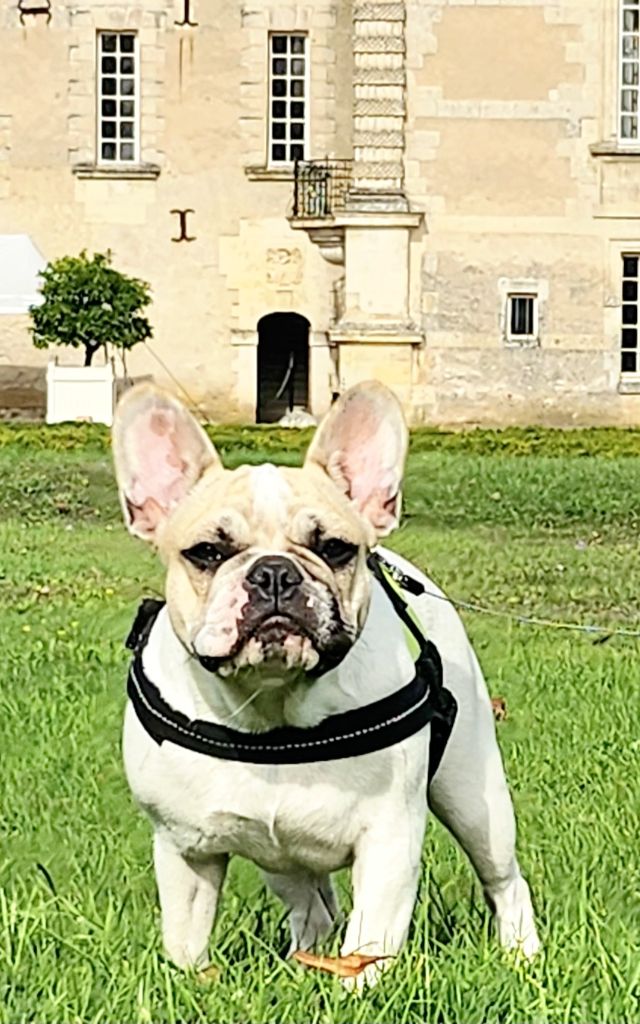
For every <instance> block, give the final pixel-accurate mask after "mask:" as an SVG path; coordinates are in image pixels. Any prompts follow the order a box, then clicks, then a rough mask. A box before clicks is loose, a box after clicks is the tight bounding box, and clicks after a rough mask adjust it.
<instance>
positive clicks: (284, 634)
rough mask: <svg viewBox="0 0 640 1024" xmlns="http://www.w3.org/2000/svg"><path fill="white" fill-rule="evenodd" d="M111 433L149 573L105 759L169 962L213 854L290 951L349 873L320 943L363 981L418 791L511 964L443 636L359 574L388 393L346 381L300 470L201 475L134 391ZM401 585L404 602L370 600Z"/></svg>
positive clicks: (439, 611)
mask: <svg viewBox="0 0 640 1024" xmlns="http://www.w3.org/2000/svg"><path fill="white" fill-rule="evenodd" d="M113 439H114V452H115V464H116V471H117V477H118V483H119V487H120V493H121V498H122V505H123V509H124V512H125V518H126V521H127V525H128V527H129V529H130V530H131V532H132V533H134V534H136V535H137V536H139V537H142V538H144V539H145V540H148V541H151V542H152V543H153V544H154V545H155V546H156V547H157V548H158V550H159V553H160V556H161V558H162V560H163V562H164V564H165V566H166V570H167V583H166V599H167V600H166V606H164V607H163V608H162V609H161V610H160V611H159V613H158V614H157V616H156V617H155V618H153V616H151V618H150V620H149V622H147V624H146V625H145V624H144V622H142V621H141V620H140V619H139V620H138V622H137V626H136V628H134V633H135V634H136V635H135V636H134V640H132V645H134V644H135V646H136V647H137V652H138V653H137V655H136V659H135V661H134V666H133V668H132V672H131V675H130V679H129V692H130V695H131V697H132V701H131V702H130V703H129V705H128V708H127V713H126V721H125V733H124V759H125V765H126V771H127V776H128V779H129V783H130V785H131V789H132V790H133V793H134V795H135V797H136V799H137V801H138V802H139V803H140V804H141V806H142V807H143V808H144V810H145V811H146V812H147V814H148V815H149V817H150V819H151V821H152V823H153V828H154V860H155V870H156V877H157V883H158V890H159V895H160V903H161V908H162V931H163V939H164V944H165V948H166V950H167V953H168V955H169V957H170V958H171V959H172V960H173V961H174V962H175V963H176V964H178V965H181V966H192V967H201V966H204V965H206V963H207V960H208V952H207V947H208V941H209V936H210V932H211V928H212V924H213V920H214V917H215V913H216V907H217V904H218V899H219V896H220V891H221V888H222V884H223V879H224V875H225V870H226V866H227V861H228V858H229V856H230V855H231V854H239V855H241V856H243V857H247V858H249V859H250V860H252V861H254V862H255V863H256V864H257V865H259V866H260V868H261V869H262V871H263V872H264V875H265V878H266V880H267V882H268V884H269V885H270V886H271V887H272V889H273V890H274V891H275V892H276V893H277V895H278V896H279V897H280V898H281V899H282V900H283V901H284V903H285V904H286V906H287V907H288V908H289V909H290V924H291V945H292V950H297V949H302V950H305V949H310V948H312V947H313V946H314V944H315V943H316V942H317V941H318V940H320V939H321V938H322V937H323V936H324V935H326V934H327V933H328V932H329V930H330V929H331V927H332V923H333V919H334V914H335V900H334V896H333V891H332V887H331V881H330V875H331V872H333V871H336V870H337V869H339V868H342V867H344V866H345V865H352V866H353V912H352V913H351V916H350V918H349V921H348V925H347V928H346V934H345V936H344V942H343V944H342V952H343V955H345V956H346V955H348V954H352V953H361V954H367V955H371V956H376V957H377V956H380V957H384V958H385V959H384V960H381V961H380V963H379V964H375V965H370V966H368V967H367V972H368V974H367V975H366V977H365V978H364V980H366V981H372V980H375V974H376V971H377V970H378V968H379V966H386V965H388V964H389V963H390V960H389V959H386V958H389V957H393V956H394V955H395V954H397V953H398V951H399V950H400V948H401V946H402V944H403V942H404V940H405V938H406V935H407V931H408V928H409V923H410V919H411V914H412V910H413V906H414V902H415V899H416V892H417V887H418V879H419V871H420V863H421V854H422V845H423V838H424V831H425V824H426V820H427V807H428V805H427V795H428V798H429V806H430V807H431V809H432V810H433V812H434V813H435V814H436V815H437V817H438V818H439V819H440V820H441V821H442V822H443V823H444V824H445V825H446V826H447V827H448V828H449V829H450V830H451V832H452V833H453V834H454V836H455V837H456V838H457V839H458V840H459V842H460V843H461V845H462V847H463V848H464V850H465V851H466V853H467V854H468V856H469V858H470V860H471V863H472V865H473V867H474V868H475V870H476V872H477V874H478V876H479V878H480V881H481V883H482V886H483V889H484V892H485V895H486V898H487V901H488V903H489V905H490V906H491V907H492V908H493V910H494V912H495V919H496V924H497V933H498V938H499V941H500V942H501V943H502V945H503V946H505V947H509V948H511V947H513V948H518V949H520V950H521V951H522V952H523V953H524V954H525V955H526V956H531V955H533V954H534V953H535V952H536V950H537V949H538V938H537V935H536V929H535V924H534V917H533V910H532V907H531V900H530V895H529V888H528V886H527V883H526V882H525V880H524V879H523V877H522V875H521V873H520V868H519V866H518V862H517V860H516V855H515V822H514V815H513V809H512V805H511V799H510V796H509V792H508V790H507V785H506V781H505V777H504V772H503V766H502V760H501V757H500V752H499V750H498V746H497V743H496V738H495V727H494V722H493V716H492V711H491V706H490V701H489V697H488V695H487V691H486V687H485V683H484V680H483V677H482V673H481V671H480V668H479V666H478V663H477V661H476V658H475V655H474V653H473V651H472V649H471V647H470V645H469V641H468V640H467V637H466V635H465V631H464V628H463V626H462V623H461V622H460V620H459V618H458V616H457V614H456V612H455V610H454V609H453V608H452V607H451V605H450V604H448V603H447V601H446V600H445V599H443V598H442V595H440V597H439V598H438V597H436V596H434V595H436V594H439V591H438V590H437V588H436V587H435V586H434V584H433V583H431V582H430V581H429V580H428V579H427V578H426V577H425V576H423V575H422V574H420V573H419V572H418V571H417V570H416V569H415V568H414V567H413V566H411V565H410V564H409V563H407V562H405V561H404V560H403V559H402V558H400V557H398V556H397V555H395V554H392V553H391V552H389V551H386V550H383V549H380V548H378V549H377V551H378V552H380V553H381V555H382V557H383V560H384V561H383V563H380V562H379V561H378V562H376V561H375V560H374V561H372V559H371V551H372V550H373V549H374V548H375V546H376V543H377V540H378V538H380V537H381V536H384V535H386V534H388V533H389V532H390V531H391V530H392V529H393V528H394V527H395V526H396V525H397V522H398V517H399V514H400V489H401V483H402V475H403V469H404V462H405V457H406V450H407V429H406V426H405V422H404V419H403V415H402V411H401V409H400V406H399V403H398V402H397V400H396V399H395V397H394V396H393V394H392V393H391V392H390V391H388V390H387V389H386V388H385V387H383V386H382V385H381V384H376V383H369V384H363V385H360V386H358V387H356V388H353V389H352V390H351V391H349V392H347V393H346V394H345V395H343V396H342V398H341V399H340V400H339V401H338V402H337V403H336V404H335V405H334V406H333V408H332V409H331V411H330V413H329V414H328V415H327V417H326V419H325V420H324V422H323V423H322V424H321V425H320V427H319V428H318V430H317V432H316V434H315V437H314V439H313V441H312V444H311V447H310V449H309V452H308V454H307V457H306V461H305V464H304V467H303V468H302V469H280V468H276V467H274V466H272V465H269V464H266V465H262V466H258V467H250V466H242V467H240V468H239V469H236V470H234V471H228V470H225V469H223V467H222V465H221V463H220V460H219V458H218V455H217V454H216V451H215V449H214V447H213V446H212V444H211V443H210V441H209V440H208V438H207V437H206V435H205V433H204V432H203V430H202V429H201V428H200V426H199V425H198V424H197V423H196V421H195V420H194V419H193V418H192V417H191V415H190V414H189V413H188V412H187V410H186V409H185V408H184V407H183V406H182V405H181V404H180V403H179V402H178V401H176V400H175V399H174V398H173V397H171V396H169V395H168V394H165V393H163V392H161V391H158V390H156V389H155V388H153V387H150V386H148V385H142V386H140V387H136V388H133V389H132V390H131V391H129V392H128V393H127V394H126V396H125V398H124V399H123V401H122V402H121V403H120V405H119V407H118V410H117V413H116V422H115V426H114V438H113ZM385 563H386V565H387V566H391V567H393V568H394V569H395V575H396V576H398V573H399V574H400V586H398V584H397V583H396V582H394V580H393V579H391V578H390V576H389V572H388V570H387V569H385V567H384V566H385ZM381 564H382V570H381V569H380V565H381ZM372 568H373V569H374V570H375V571H374V572H372V571H371V569H372ZM403 574H404V576H403ZM385 579H386V580H387V581H388V582H386V583H385ZM403 580H404V584H406V583H407V582H408V583H409V584H412V586H411V587H410V589H413V591H422V590H423V589H426V591H427V593H407V592H406V590H405V592H404V593H402V596H401V598H400V599H399V600H398V599H396V598H394V597H393V594H392V590H395V591H396V594H397V592H398V591H399V590H402V587H403V585H404V584H403ZM416 582H417V585H416ZM420 584H422V586H421V585H420ZM405 602H407V603H408V605H409V607H410V609H411V613H410V616H407V615H405V616H404V621H403V617H402V614H401V613H402V607H403V606H404V603H405ZM410 617H411V618H412V619H413V620H414V621H415V618H416V617H417V618H418V619H419V622H420V627H421V631H422V632H423V633H424V635H425V636H426V637H427V638H428V640H429V641H432V642H433V644H434V645H435V647H436V648H437V651H438V652H439V655H440V659H441V661H442V667H443V679H444V687H445V690H444V691H440V697H442V695H444V697H447V691H448V692H449V693H450V694H452V695H453V698H455V701H453V700H450V706H449V711H451V705H453V707H454V708H455V703H457V706H458V710H457V717H456V720H455V724H454V726H453V730H452V732H451V735H450V737H449V740H448V743H447V745H446V748H445V750H444V754H443V756H442V760H441V763H440V765H439V767H438V768H437V772H436V774H435V776H434V777H433V780H432V782H431V784H430V786H429V789H428V786H427V779H428V766H429V764H430V761H429V748H430V740H431V741H433V742H435V739H436V732H435V731H434V730H435V728H436V725H437V722H438V711H437V707H435V705H437V703H438V699H440V698H438V692H439V677H438V671H439V662H438V658H437V655H434V653H433V649H432V648H431V646H430V644H426V643H425V641H422V642H421V646H422V648H423V651H422V663H421V664H422V669H420V670H419V671H418V670H417V669H416V667H414V655H413V654H412V653H410V651H409V649H408V646H407V621H408V618H410ZM143 618H144V616H143ZM151 620H153V622H152V625H151ZM409 625H410V623H409ZM149 627H150V628H149ZM414 632H415V630H414ZM425 657H426V661H425ZM429 658H430V659H431V660H429ZM419 661H420V659H419ZM425 665H426V669H425ZM427 669H428V671H429V672H430V673H431V675H430V684H429V686H426V687H425V684H424V673H425V671H426V670H427ZM421 673H422V675H421ZM414 676H415V679H416V682H415V683H414V684H412V685H413V689H412V688H411V685H410V684H411V681H412V680H414ZM431 691H433V692H431ZM425 694H426V696H425ZM433 694H435V698H436V699H435V705H434V707H435V711H434V707H432V708H431V712H428V711H427V713H426V714H425V708H426V709H428V708H429V707H430V706H431V704H433V701H432V696H433ZM445 703H446V701H445ZM432 713H433V714H434V715H435V717H433V718H431V715H432ZM445 718H446V715H445ZM430 719H431V723H430ZM450 724H451V715H450V717H449V725H450ZM439 728H440V733H439V737H440V739H439V746H440V750H439V751H438V757H439V756H440V754H441V753H442V750H441V748H442V744H443V742H444V740H445V739H446V731H447V730H446V727H445V728H444V733H443V730H442V723H440V726H439ZM394 730H395V731H394ZM432 754H433V751H432ZM436 760H437V759H434V758H433V757H432V761H431V770H432V771H433V769H434V768H435V767H436V763H435V762H436Z"/></svg>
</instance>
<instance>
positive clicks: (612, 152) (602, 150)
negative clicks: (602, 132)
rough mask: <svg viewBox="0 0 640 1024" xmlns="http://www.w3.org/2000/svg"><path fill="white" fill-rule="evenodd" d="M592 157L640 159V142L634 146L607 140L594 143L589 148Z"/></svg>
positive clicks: (620, 141) (616, 140) (615, 140)
mask: <svg viewBox="0 0 640 1024" xmlns="http://www.w3.org/2000/svg"><path fill="white" fill-rule="evenodd" d="M589 152H590V153H591V156H605V157H606V156H608V157H612V158H614V159H615V158H618V159H620V160H628V159H632V160H633V159H635V158H637V157H640V141H639V142H638V143H637V144H636V145H633V144H632V143H629V142H625V141H622V140H619V139H607V140H605V141H602V142H594V143H593V144H592V145H591V146H589Z"/></svg>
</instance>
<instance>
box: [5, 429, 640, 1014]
mask: <svg viewBox="0 0 640 1024" xmlns="http://www.w3.org/2000/svg"><path fill="white" fill-rule="evenodd" d="M7 433H8V434H11V437H10V443H4V441H3V438H4V439H5V440H6V437H7ZM578 433H580V434H584V435H585V436H588V443H587V441H585V439H584V437H583V439H582V440H580V439H579V438H578ZM525 434H526V435H527V438H528V440H527V444H526V445H525V444H524V441H522V437H523V436H524V435H525ZM520 435H521V437H520V441H518V443H517V444H516V440H517V437H515V435H514V432H509V435H508V436H509V437H510V438H511V440H507V439H506V438H504V437H503V438H502V441H501V440H500V438H501V435H498V434H495V433H481V432H477V433H475V434H474V435H470V436H471V437H473V438H474V440H473V443H467V442H464V443H463V442H462V441H451V440H450V439H451V438H452V437H458V436H459V435H444V437H441V438H438V436H436V435H435V434H434V432H425V433H424V434H423V433H420V434H418V435H416V436H415V437H414V441H413V454H412V456H411V460H410V466H409V473H408V481H407V488H406V512H407V515H406V519H405V522H404V525H403V527H402V528H401V529H400V530H399V531H398V533H397V534H396V535H395V536H394V538H393V540H392V544H393V546H395V547H396V548H397V549H398V550H400V551H402V552H403V553H405V554H407V555H408V556H409V557H411V558H413V559H414V560H415V561H416V562H417V563H418V564H419V565H421V566H423V567H424V568H426V569H427V570H428V571H430V572H431V574H432V575H433V576H434V577H435V579H436V580H437V581H438V582H439V583H440V584H441V585H443V586H444V587H445V588H446V589H447V591H448V592H450V593H451V594H452V595H456V596H460V597H464V598H469V599H472V600H477V601H482V602H484V603H487V604H491V605H496V606H500V607H504V608H508V609H511V610H513V611H520V610H522V611H524V612H525V613H529V614H531V613H535V614H538V615H545V616H552V617H561V618H563V619H570V620H580V621H585V622H601V623H604V624H606V625H607V626H609V627H611V628H615V626H616V625H619V626H624V627H629V626H631V627H633V628H640V611H639V610H638V605H637V588H638V579H639V576H640V572H639V565H638V543H637V538H638V525H639V517H640V513H639V511H638V509H639V507H640V505H639V500H638V496H639V495H640V458H638V457H637V456H634V454H633V450H634V449H633V445H634V444H635V445H636V446H637V435H635V436H634V435H633V432H619V433H615V432H603V433H600V432H593V431H589V432H576V435H575V436H574V437H573V439H571V437H570V436H569V435H558V436H557V435H554V434H551V433H544V432H540V431H538V432H532V433H530V434H527V432H520ZM520 435H518V436H520ZM47 436H48V435H47V433H46V432H44V431H43V430H42V429H41V428H32V429H31V431H30V430H29V429H26V428H19V429H18V428H15V429H13V432H12V431H6V430H3V431H0V447H2V450H1V451H0V472H1V474H2V486H1V487H0V551H1V552H2V555H1V556H0V616H1V621H2V667H3V670H2V681H1V685H0V721H1V722H2V739H3V742H2V747H1V763H2V800H1V801H0V833H1V834H2V844H1V846H0V1021H7V1022H16V1021H27V1020H38V1021H42V1022H63V1021H64V1022H66V1021H69V1022H83V1024H84V1022H92V1021H96V1022H97V1021H114V1022H115V1021H118V1022H124V1021H142V1022H148V1021H170V1022H178V1021H180V1022H186V1021H203V1022H204V1021H207V1022H243V1024H249V1022H251V1024H257V1022H267V1021H268V1022H274V1024H275V1022H278V1024H280V1022H282V1024H286V1022H289V1024H299V1022H303V1021H317V1022H325V1021H326V1022H345V1024H346V1022H348V1021H349V1022H351V1021H353V1022H358V1024H371V1022H373V1021H376V1022H382V1024H402V1022H410V1024H419V1022H423V1021H429V1022H434V1024H435V1022H438V1024H441V1022H442V1024H444V1022H452V1024H453V1022H464V1024H476V1022H477V1024H481V1022H500V1024H534V1022H535V1024H551V1022H553V1024H556V1022H558V1024H561V1022H562V1024H565V1022H566V1024H582V1022H584V1024H587V1022H589V1024H591V1022H595V1021H598V1022H605V1021H606V1022H610V1024H620V1022H636V1021H638V1020H640V959H639V957H638V948H639V945H640V857H639V856H638V821H639V820H640V806H639V798H638V779H639V778H640V730H639V729H638V722H639V719H640V715H639V713H638V707H639V706H640V702H639V700H638V697H639V693H638V687H639V677H640V672H639V670H638V654H639V650H638V641H632V640H626V641H625V640H611V641H609V642H608V643H606V644H601V645H594V644H593V643H592V641H591V639H590V638H589V637H584V636H580V635H577V634H576V635H574V634H564V633H559V632H553V631H546V630H542V629H537V628H525V627H521V626H517V625H515V624H513V623H509V622H508V621H507V620H502V619H494V618H483V617H479V616H477V615H472V614H469V615H467V616H466V622H467V625H468V628H469V631H470V633H471V636H472V638H473V640H474V643H475V645H476V647H477V650H478V653H479V656H480V659H481V661H482V664H483V666H484V668H485V671H486V674H487V677H488V680H489V685H490V689H491V692H492V693H493V694H496V695H497V694H499V695H502V696H504V697H505V698H506V700H507V705H508V709H509V717H508V720H507V721H506V722H505V723H503V724H501V725H500V726H499V727H498V728H499V736H500V742H501V746H502V749H503V752H504V756H505V760H506V764H507V769H508V775H509V780H510V784H511V787H512V790H513V793H514V798H515V802H516V807H517V811H518V819H519V829H520V843H519V846H520V857H521V861H522V864H523V868H524V870H525V872H526V874H527V876H528V878H529V880H530V882H531V884H532V888H533V890H534V896H535V901H536V905H537V910H538V915H539V923H540V929H541V933H542V938H543V941H544V944H545V952H544V954H543V955H542V956H541V957H540V958H539V959H538V960H537V961H536V962H535V963H534V964H531V965H527V966H523V965H520V966H518V965H515V964H513V963H512V962H511V961H509V960H508V959H506V958H505V957H504V956H503V955H502V954H501V952H500V951H499V949H498V948H497V946H496V943H495V942H494V941H493V939H492V938H491V936H490V934H489V920H488V916H487V913H486V911H485V909H484V908H483V906H482V901H481V898H480V895H479V892H478V889H477V885H476V884H475V883H474V881H473V880H472V876H471V873H470V870H469V868H468V866H467V864H466V862H465V860H464V857H463V856H462V854H461V853H460V852H459V850H458V849H457V847H456V846H455V845H454V844H453V842H452V841H451V840H450V839H449V838H448V837H447V836H446V835H445V834H444V832H443V830H442V829H441V828H439V826H438V825H437V824H436V823H435V822H432V823H431V824H430V827H429V829H428V835H427V842H426V845H425V855H424V877H423V882H422V887H421V893H420V898H419V901H418V905H417V907H416V911H415V915H414V921H413V928H412V934H411V939H410V942H409V944H408V945H407V948H406V950H405V951H404V952H403V954H402V956H401V957H400V958H399V960H398V962H397V964H396V965H395V966H394V968H393V969H392V970H391V971H390V972H389V973H388V974H387V975H386V976H385V978H384V979H383V981H382V983H381V984H380V986H379V987H378V988H377V989H376V990H375V991H374V992H372V993H370V994H367V995H365V996H364V997H363V998H361V999H357V998H351V997H348V996H347V995H346V994H345V993H343V991H342V989H341V987H340V985H339V984H338V983H337V982H336V981H335V980H333V979H331V978H329V977H324V976H320V975H317V974H310V973H305V972H304V971H303V970H302V969H300V968H298V966H297V965H295V964H292V963H290V962H286V961H283V960H282V959H281V957H280V955H279V954H280V951H281V950H282V948H283V947H284V946H285V944H286V941H287V935H286V921H285V920H284V917H283V913H282V909H281V907H280V906H279V905H278V903H277V901H276V900H275V899H274V898H273V897H271V896H270V895H269V894H268V893H267V892H265V890H264V888H263V886H262V884H261V881H260V877H259V875H258V873H257V872H256V871H255V870H254V868H253V867H252V866H251V865H248V864H245V863H243V862H241V861H236V862H235V863H234V864H233V866H232V870H231V872H230V877H229V879H228V882H227V884H226V887H225V892H224V896H223V900H222V908H221V913H220V915H219V918H218V922H217V925H216V929H215V932H214V936H213V941H212V954H213V958H214V960H215V962H216V963H217V964H218V966H219V967H220V969H221V973H220V978H219V980H218V981H217V982H215V983H213V984H211V985H209V986H206V987H203V986H202V985H200V984H198V983H197V982H196V981H195V980H194V979H192V978H191V977H189V976H186V975H183V974H181V973H180V972H179V971H177V970H175V969H174V968H173V967H172V966H171V965H169V964H168V963H167V962H166V961H165V960H164V958H163V956H162V951H161V947H160V940H159V928H158V911H157V906H156V896H155V890H154V882H153V875H152V870H151V858H150V853H151V847H150V833H149V827H148V825H147V823H146V821H145V820H144V819H143V817H142V816H141V815H140V814H139V813H138V812H137V811H136V809H135V808H134V806H133V805H132V802H131V799H130V797H129V794H128V790H127V786H126V783H125V780H124V777H123V772H122V768H121V763H120V725H121V719H122V711H123V706H124V676H125V670H126V663H127V657H126V654H125V652H124V650H123V648H122V638H123V636H124V635H125V633H126V631H127V626H128V624H129V622H130V620H131V617H132V614H133V611H134V608H135V606H136V602H137V601H138V599H139V598H140V596H141V595H143V594H148V593H150V592H154V591H158V590H159V589H160V587H161V574H160V571H159V568H158V566H157V565H156V563H155V561H154V559H153V557H152V555H151V554H150V553H149V552H148V551H147V550H146V549H145V548H144V547H143V546H142V545H141V544H138V543H136V542H134V541H133V540H131V539H130V538H128V537H127V536H125V534H124V531H123V529H122V528H121V526H120V523H119V509H118V505H117V501H116V497H115V491H114V488H113V484H112V477H111V467H110V463H109V454H108V450H107V446H106V444H105V440H104V435H103V434H102V433H101V432H99V431H92V430H91V429H90V428H89V429H87V428H81V429H80V430H75V431H74V430H71V429H69V428H62V429H61V430H58V431H55V432H52V433H51V435H49V436H50V437H51V441H52V446H53V448H55V449H57V450H52V448H51V447H47V445H46V443H45V442H46V438H47ZM219 436H220V437H221V438H222V441H223V447H224V449H225V453H226V458H227V461H228V463H230V464H235V463H237V462H238V461H240V460H241V459H243V458H246V457H249V458H252V459H254V460H257V459H258V458H259V457H260V451H261V449H264V450H265V451H266V452H267V453H268V454H269V457H270V458H274V459H276V458H278V456H279V455H281V454H282V451H283V448H282V446H283V445H285V444H286V447H287V457H288V461H296V460H297V459H298V458H299V447H300V446H299V444H298V442H297V435H296V434H291V435H289V434H287V435H286V436H283V435H282V434H281V433H278V432H274V433H269V432H266V431H251V430H250V431H237V432H235V433H234V431H231V430H228V429H227V430H225V431H220V432H219ZM462 436H463V437H464V435H462ZM533 436H535V437H536V438H537V441H536V443H535V444H534V445H533V448H532V447H531V444H530V442H531V440H532V437H533ZM289 438H291V441H290V440H289ZM567 438H569V440H567ZM631 441H632V442H633V444H632V443H631ZM521 442H522V443H521ZM572 444H573V445H574V447H573V448H572V447H571V445H572ZM514 445H515V448H514ZM522 445H524V449H525V450H522ZM575 445H577V448H576V447H575ZM456 446H457V447H456ZM636 450H637V448H636ZM612 452H613V453H615V454H611V453H612ZM340 888H341V890H342V896H343V902H344V905H345V906H347V905H348V889H347V879H346V878H345V877H342V876H341V878H340Z"/></svg>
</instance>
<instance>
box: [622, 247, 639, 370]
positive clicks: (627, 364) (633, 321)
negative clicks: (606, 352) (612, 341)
mask: <svg viewBox="0 0 640 1024" xmlns="http://www.w3.org/2000/svg"><path fill="white" fill-rule="evenodd" d="M639 264H640V255H636V254H634V253H630V254H625V255H623V257H622V318H621V319H622V325H621V335H620V371H621V373H623V374H633V375H637V374H638V373H639V372H640V361H639V360H638V319H639V309H640V303H639V297H638V266H639Z"/></svg>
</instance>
